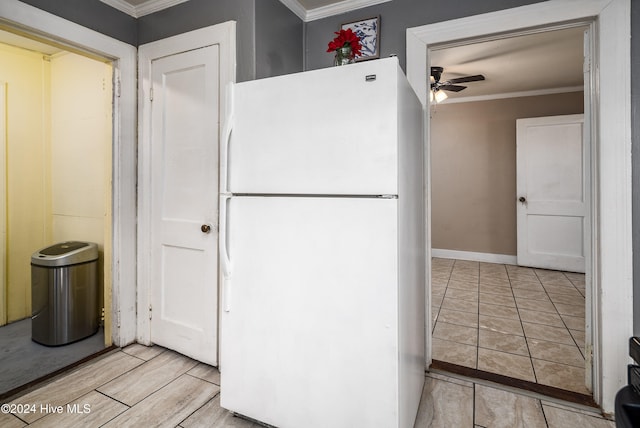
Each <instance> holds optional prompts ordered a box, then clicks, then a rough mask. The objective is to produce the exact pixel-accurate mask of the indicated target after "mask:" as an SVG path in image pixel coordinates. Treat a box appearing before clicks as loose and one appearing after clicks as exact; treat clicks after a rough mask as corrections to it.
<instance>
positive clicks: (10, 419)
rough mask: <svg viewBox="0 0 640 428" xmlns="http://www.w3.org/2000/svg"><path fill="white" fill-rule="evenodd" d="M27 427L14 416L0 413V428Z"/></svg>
mask: <svg viewBox="0 0 640 428" xmlns="http://www.w3.org/2000/svg"><path fill="white" fill-rule="evenodd" d="M24 426H27V424H26V423H24V422H22V421H21V420H20V419H18V418H17V417H16V416H14V415H12V414H9V413H0V427H2V428H22V427H24Z"/></svg>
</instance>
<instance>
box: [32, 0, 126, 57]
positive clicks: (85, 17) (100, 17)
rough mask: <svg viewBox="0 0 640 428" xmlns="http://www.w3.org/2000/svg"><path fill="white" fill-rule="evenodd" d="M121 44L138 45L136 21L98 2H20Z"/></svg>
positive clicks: (49, 0)
mask: <svg viewBox="0 0 640 428" xmlns="http://www.w3.org/2000/svg"><path fill="white" fill-rule="evenodd" d="M20 1H21V2H22V3H26V4H29V5H31V6H34V7H37V8H38V9H41V10H44V11H46V12H49V13H51V14H53V15H56V16H59V17H61V18H64V19H67V20H69V21H71V22H75V23H76V24H79V25H82V26H83V27H87V28H91V29H92V30H95V31H97V32H99V33H102V34H106V35H107V36H110V37H113V38H114V39H117V40H120V41H121V42H124V43H128V44H130V45H133V46H137V45H138V28H137V22H136V21H137V20H136V19H135V18H133V17H131V16H129V15H127V14H126V13H123V12H120V11H119V10H117V9H114V8H112V7H111V6H108V5H106V4H105V3H102V2H101V1H99V0H55V1H52V0H20Z"/></svg>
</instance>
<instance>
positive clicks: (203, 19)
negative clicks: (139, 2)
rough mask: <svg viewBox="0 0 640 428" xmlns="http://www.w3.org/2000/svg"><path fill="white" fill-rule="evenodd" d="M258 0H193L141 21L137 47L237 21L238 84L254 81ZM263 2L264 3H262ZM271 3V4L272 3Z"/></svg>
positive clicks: (143, 17)
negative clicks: (210, 26)
mask: <svg viewBox="0 0 640 428" xmlns="http://www.w3.org/2000/svg"><path fill="white" fill-rule="evenodd" d="M255 1H256V0H216V1H211V0H190V1H188V2H185V3H181V4H178V5H176V6H173V7H170V8H169V9H164V10H161V11H159V12H156V13H152V14H151V15H146V16H142V17H140V18H139V19H138V44H140V45H142V44H145V43H149V42H153V41H156V40H159V39H163V38H165V37H169V36H175V35H176V34H181V33H185V32H187V31H191V30H195V29H198V28H203V27H207V26H209V25H214V24H220V23H222V22H226V21H229V20H234V21H236V22H237V23H236V44H237V54H236V55H237V57H236V61H237V75H236V77H237V80H238V81H244V80H253V79H254V78H255V74H256V63H255V57H256V55H255ZM259 1H264V0H259ZM269 1H272V0H269Z"/></svg>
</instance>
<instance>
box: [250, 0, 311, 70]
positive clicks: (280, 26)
mask: <svg viewBox="0 0 640 428" xmlns="http://www.w3.org/2000/svg"><path fill="white" fill-rule="evenodd" d="M302 30H303V23H302V21H301V20H300V18H298V16H297V15H295V14H294V13H293V12H291V10H289V8H288V7H286V6H285V5H283V4H282V3H281V2H280V1H278V0H258V1H256V78H257V79H260V78H263V77H271V76H278V75H281V74H289V73H296V72H298V71H302V63H303V61H302V56H303V47H302V42H303V37H304V35H303V32H302Z"/></svg>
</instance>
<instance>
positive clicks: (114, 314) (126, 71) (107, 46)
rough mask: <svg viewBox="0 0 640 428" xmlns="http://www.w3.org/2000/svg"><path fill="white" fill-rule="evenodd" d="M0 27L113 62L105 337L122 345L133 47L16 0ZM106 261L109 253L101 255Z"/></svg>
mask: <svg viewBox="0 0 640 428" xmlns="http://www.w3.org/2000/svg"><path fill="white" fill-rule="evenodd" d="M0 27H5V28H9V29H14V30H16V29H17V30H19V31H21V32H23V33H27V34H31V35H33V36H36V37H38V38H40V39H43V40H45V41H49V42H54V43H55V44H57V45H61V46H64V48H65V49H68V50H70V51H75V52H78V51H80V52H82V53H83V54H88V55H93V56H98V57H100V58H102V59H108V60H110V61H112V65H113V76H114V91H113V93H114V94H113V113H112V114H113V132H112V180H113V181H112V199H111V201H112V224H111V227H112V235H111V254H110V256H111V266H110V267H109V268H107V266H105V270H107V269H110V272H111V283H110V284H108V283H105V290H104V297H105V302H104V304H105V328H104V332H105V342H107V343H106V344H107V345H109V344H111V343H113V344H114V345H116V346H125V345H127V344H129V343H132V342H133V341H134V340H135V334H136V310H135V309H136V308H135V302H136V289H135V286H133V284H135V281H136V252H135V248H136V240H135V236H136V101H137V100H136V84H137V82H136V66H137V64H136V53H137V51H136V48H135V47H134V46H131V45H129V44H126V43H124V42H121V41H119V40H116V39H114V38H111V37H109V36H106V35H104V34H101V33H98V32H97V31H94V30H90V29H88V28H86V27H83V26H81V25H78V24H76V23H73V22H71V21H68V20H66V19H63V18H60V17H58V16H55V15H52V14H50V13H48V12H45V11H43V10H40V9H38V8H35V7H33V6H30V5H27V4H25V3H22V2H20V1H18V0H3V1H2V2H0ZM105 260H109V257H105Z"/></svg>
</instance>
